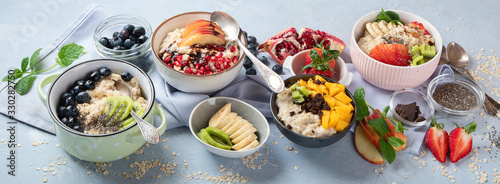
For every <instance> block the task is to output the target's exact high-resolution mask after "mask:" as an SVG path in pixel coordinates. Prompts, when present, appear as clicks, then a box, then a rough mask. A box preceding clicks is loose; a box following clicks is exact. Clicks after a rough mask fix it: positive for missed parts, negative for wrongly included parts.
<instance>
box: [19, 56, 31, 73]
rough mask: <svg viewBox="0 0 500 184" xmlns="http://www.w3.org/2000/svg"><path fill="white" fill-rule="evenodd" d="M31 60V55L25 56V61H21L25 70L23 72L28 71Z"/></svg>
mask: <svg viewBox="0 0 500 184" xmlns="http://www.w3.org/2000/svg"><path fill="white" fill-rule="evenodd" d="M29 61H30V58H29V57H25V58H23V61H21V71H23V73H24V72H26V69H27V68H28V64H29Z"/></svg>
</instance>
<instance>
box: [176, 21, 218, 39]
mask: <svg viewBox="0 0 500 184" xmlns="http://www.w3.org/2000/svg"><path fill="white" fill-rule="evenodd" d="M210 23H212V22H210V21H208V20H203V19H200V20H195V21H193V22H191V23H190V24H188V25H187V26H186V27H184V32H183V33H182V35H181V38H185V37H187V36H188V35H189V34H191V32H193V30H195V29H196V28H198V27H200V26H203V25H209V24H210Z"/></svg>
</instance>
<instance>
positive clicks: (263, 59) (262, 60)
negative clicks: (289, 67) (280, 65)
mask: <svg viewBox="0 0 500 184" xmlns="http://www.w3.org/2000/svg"><path fill="white" fill-rule="evenodd" d="M259 60H260V61H261V62H262V63H264V64H266V65H267V64H269V60H267V58H266V56H260V57H259Z"/></svg>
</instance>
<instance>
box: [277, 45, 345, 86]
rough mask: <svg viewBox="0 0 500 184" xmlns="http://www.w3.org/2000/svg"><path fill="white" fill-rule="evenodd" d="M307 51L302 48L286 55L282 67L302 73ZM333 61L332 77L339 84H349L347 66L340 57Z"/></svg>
mask: <svg viewBox="0 0 500 184" xmlns="http://www.w3.org/2000/svg"><path fill="white" fill-rule="evenodd" d="M308 52H309V50H303V51H301V52H299V53H297V54H295V55H294V56H289V57H287V58H286V59H285V62H283V67H284V68H286V69H288V70H289V71H290V72H291V73H292V74H293V75H299V74H302V67H304V66H305V61H306V56H307V53H308ZM335 62H336V64H335V68H334V69H333V70H334V71H335V72H334V74H333V77H332V79H333V80H335V81H337V82H338V83H340V84H343V85H345V86H349V84H351V81H352V76H353V74H352V73H351V72H349V71H347V66H346V65H345V62H344V60H343V59H342V58H340V57H339V58H337V59H336V60H335Z"/></svg>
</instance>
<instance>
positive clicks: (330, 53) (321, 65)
mask: <svg viewBox="0 0 500 184" xmlns="http://www.w3.org/2000/svg"><path fill="white" fill-rule="evenodd" d="M323 41H325V40H324V39H323V40H322V41H321V42H320V43H319V44H317V45H316V46H315V48H319V49H320V50H321V56H323V58H321V56H320V55H319V53H318V50H316V49H311V50H310V51H309V57H311V60H312V62H311V63H309V64H308V65H306V66H304V67H302V71H304V70H306V69H308V68H316V70H321V71H325V70H330V71H334V70H333V68H331V67H330V65H328V63H329V62H330V61H332V60H334V59H337V58H338V57H339V55H340V51H338V50H328V49H325V46H323ZM326 47H327V48H328V47H329V45H326Z"/></svg>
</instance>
